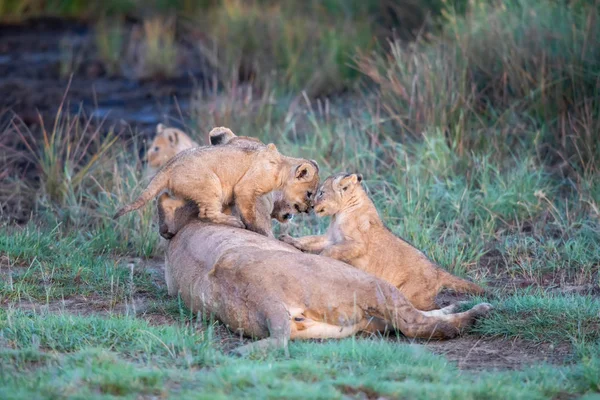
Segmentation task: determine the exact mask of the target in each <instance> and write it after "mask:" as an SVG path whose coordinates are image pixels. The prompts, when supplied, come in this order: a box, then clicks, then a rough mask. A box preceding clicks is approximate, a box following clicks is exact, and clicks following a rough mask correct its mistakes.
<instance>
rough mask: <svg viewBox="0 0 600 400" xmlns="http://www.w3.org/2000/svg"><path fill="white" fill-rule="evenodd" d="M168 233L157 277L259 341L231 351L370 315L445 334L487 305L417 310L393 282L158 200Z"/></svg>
mask: <svg viewBox="0 0 600 400" xmlns="http://www.w3.org/2000/svg"><path fill="white" fill-rule="evenodd" d="M158 213H159V220H160V224H161V232H169V233H170V236H173V235H174V237H173V238H172V239H171V240H170V242H169V245H168V249H167V253H166V266H165V279H166V282H167V286H168V291H169V294H170V295H176V294H177V293H179V294H180V295H181V297H182V299H183V301H184V302H185V304H186V305H187V306H188V307H189V308H190V309H191V310H192V311H193V312H201V313H203V314H204V315H214V316H215V317H217V318H218V319H219V320H221V321H222V322H223V323H225V324H226V325H227V326H228V327H229V328H230V329H231V330H233V331H236V332H241V333H243V334H244V335H246V336H251V337H254V338H258V339H263V340H259V341H257V342H254V343H251V344H249V345H246V346H243V347H241V348H239V349H238V352H239V353H242V354H244V353H247V352H250V351H252V350H255V349H267V348H271V347H283V348H285V349H286V352H287V342H288V340H289V339H310V338H342V337H346V336H349V335H352V334H354V333H356V332H358V331H361V330H369V326H370V320H371V318H378V319H380V320H382V321H384V322H385V323H387V324H389V325H390V326H392V327H394V328H395V329H398V330H399V331H401V332H402V333H403V334H404V335H406V336H408V337H413V338H427V339H429V338H440V339H441V338H452V337H454V336H456V335H458V334H459V333H460V331H461V330H462V329H463V328H465V327H467V326H469V325H471V324H472V323H473V321H474V320H475V318H476V317H480V316H482V315H485V314H486V313H487V312H488V311H489V310H490V309H491V306H490V305H489V304H487V303H481V304H478V305H477V306H475V307H473V308H472V309H470V310H468V311H466V312H462V313H458V314H450V313H451V312H452V311H453V310H454V309H455V306H450V307H447V308H445V309H442V310H436V311H431V312H423V311H419V310H417V309H416V308H415V307H414V306H413V305H412V304H410V302H408V301H407V300H406V298H405V297H404V296H403V295H402V293H400V292H399V291H398V290H397V289H396V288H395V287H393V286H392V285H390V284H389V283H387V282H385V281H383V280H381V279H379V278H376V277H374V276H372V275H370V274H367V273H365V272H363V271H360V270H358V269H356V268H352V267H350V266H348V265H347V264H344V263H342V262H339V261H336V260H333V259H331V258H326V257H320V256H317V255H312V254H305V253H302V252H300V251H298V250H297V249H295V248H293V247H292V246H289V245H287V244H285V243H282V242H280V241H277V240H273V239H269V238H265V237H264V236H260V235H257V234H255V233H253V232H250V231H247V230H240V229H236V228H232V227H229V226H225V225H215V224H210V223H205V222H200V221H198V220H197V219H196V217H197V213H198V210H197V207H196V205H195V204H194V203H193V202H189V201H188V202H183V201H181V200H174V199H171V198H170V197H169V196H168V195H166V194H163V195H162V196H161V197H160V198H159V202H158Z"/></svg>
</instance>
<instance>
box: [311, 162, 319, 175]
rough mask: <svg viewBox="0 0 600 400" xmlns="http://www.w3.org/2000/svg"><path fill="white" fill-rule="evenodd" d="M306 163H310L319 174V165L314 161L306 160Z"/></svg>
mask: <svg viewBox="0 0 600 400" xmlns="http://www.w3.org/2000/svg"><path fill="white" fill-rule="evenodd" d="M308 161H310V162H311V163H312V164H313V165H314V166H315V169H316V170H317V172H319V164H317V162H316V161H315V160H308Z"/></svg>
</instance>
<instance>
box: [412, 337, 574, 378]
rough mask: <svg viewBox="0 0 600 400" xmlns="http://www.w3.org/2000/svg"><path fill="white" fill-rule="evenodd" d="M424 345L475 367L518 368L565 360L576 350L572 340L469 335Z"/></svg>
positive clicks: (462, 365)
mask: <svg viewBox="0 0 600 400" xmlns="http://www.w3.org/2000/svg"><path fill="white" fill-rule="evenodd" d="M423 346H424V347H425V348H427V349H429V350H431V351H432V352H433V353H435V354H440V355H443V356H444V357H446V358H447V359H448V360H450V361H453V362H455V363H457V365H458V368H460V369H464V370H472V371H483V370H515V369H522V368H524V367H527V366H529V365H537V364H542V363H548V364H565V363H566V362H568V361H569V358H570V356H571V354H572V352H571V346H570V345H568V344H562V345H553V344H550V343H542V344H533V343H531V342H526V341H523V340H506V339H483V338H476V337H469V336H467V337H462V338H459V339H453V340H447V341H440V342H428V343H424V344H423Z"/></svg>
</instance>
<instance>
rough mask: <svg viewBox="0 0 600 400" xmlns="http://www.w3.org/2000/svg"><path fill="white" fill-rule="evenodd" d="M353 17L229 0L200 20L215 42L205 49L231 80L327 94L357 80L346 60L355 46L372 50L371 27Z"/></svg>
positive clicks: (315, 6) (287, 4)
mask: <svg viewBox="0 0 600 400" xmlns="http://www.w3.org/2000/svg"><path fill="white" fill-rule="evenodd" d="M353 17H356V16H353ZM353 17H345V18H340V14H337V15H336V16H335V17H333V16H332V15H330V14H327V12H326V10H325V9H324V8H321V6H320V5H319V4H318V3H317V2H309V3H308V4H307V3H302V5H301V6H299V4H297V3H296V2H284V3H283V4H263V3H261V2H242V1H233V0H232V1H227V2H225V3H224V4H223V6H222V7H217V8H215V9H211V11H210V12H209V13H206V14H205V16H203V17H201V20H202V21H205V23H203V25H204V26H206V27H208V28H209V30H210V33H211V34H212V37H213V39H214V45H212V46H205V47H203V50H204V52H205V53H208V55H209V58H210V59H212V60H214V61H213V63H214V64H215V67H218V70H219V73H220V74H221V79H224V80H226V81H227V80H229V79H230V77H231V76H232V75H234V76H238V77H241V78H242V79H243V80H251V81H255V82H256V83H257V84H259V85H265V83H266V82H273V81H274V82H276V83H278V84H279V85H283V86H284V87H287V88H289V89H292V90H307V91H308V92H309V93H310V94H312V95H314V94H327V92H335V91H338V90H340V89H342V88H345V87H347V86H348V85H349V84H350V83H351V82H352V81H353V80H354V79H355V78H356V77H357V76H358V73H357V71H355V70H354V69H353V68H352V67H351V66H349V65H348V63H347V61H348V60H349V57H350V54H351V53H353V52H354V50H355V49H356V48H367V49H368V48H369V46H370V43H371V39H372V32H371V31H370V28H369V23H368V22H367V21H364V20H360V19H358V18H353ZM363 17H364V15H363ZM231 43H236V45H235V46H231ZM207 49H210V50H207ZM212 49H214V50H212ZM223 65H225V66H230V68H232V69H231V70H229V69H226V70H223V68H221V67H222V66H223ZM315 65H318V67H317V68H315Z"/></svg>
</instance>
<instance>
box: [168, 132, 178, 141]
mask: <svg viewBox="0 0 600 400" xmlns="http://www.w3.org/2000/svg"><path fill="white" fill-rule="evenodd" d="M168 138H169V142H170V143H171V144H177V143H179V133H178V132H177V131H176V130H173V131H172V132H171V133H169V135H168Z"/></svg>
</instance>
